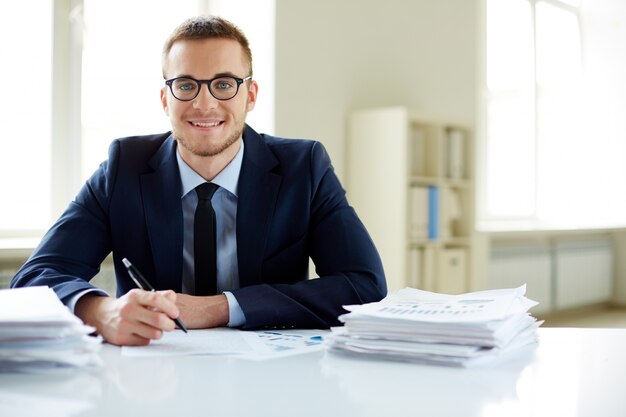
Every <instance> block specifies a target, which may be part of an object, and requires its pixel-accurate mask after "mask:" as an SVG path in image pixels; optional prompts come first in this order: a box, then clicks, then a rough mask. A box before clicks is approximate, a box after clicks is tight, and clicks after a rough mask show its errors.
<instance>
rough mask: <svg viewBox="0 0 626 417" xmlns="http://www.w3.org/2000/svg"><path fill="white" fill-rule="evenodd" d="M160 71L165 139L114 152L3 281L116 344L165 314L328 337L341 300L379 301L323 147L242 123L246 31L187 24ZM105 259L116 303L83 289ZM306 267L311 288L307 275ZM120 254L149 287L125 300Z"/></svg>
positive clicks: (201, 21) (252, 88) (149, 335)
mask: <svg viewBox="0 0 626 417" xmlns="http://www.w3.org/2000/svg"><path fill="white" fill-rule="evenodd" d="M163 75H164V78H165V79H166V82H165V86H164V87H163V88H162V90H161V101H162V104H163V109H164V110H165V113H166V114H167V115H168V116H169V118H170V121H171V124H172V133H171V134H170V133H166V134H161V135H152V136H143V137H129V138H123V139H119V140H116V141H114V142H113V143H112V145H111V147H110V149H109V158H108V160H107V161H106V162H104V163H103V164H102V165H101V166H100V168H99V169H98V170H97V171H96V172H95V173H94V174H93V176H92V177H91V178H90V179H89V180H88V181H87V183H86V184H85V186H84V187H83V188H82V190H81V191H80V192H79V194H78V196H77V197H76V199H75V200H74V201H73V202H72V203H71V204H70V206H69V207H68V209H67V210H66V211H65V213H64V214H63V215H62V216H61V217H60V218H59V220H58V221H57V222H56V223H55V225H54V226H53V227H52V228H51V229H50V231H49V232H48V233H47V234H46V235H45V236H44V238H43V240H42V242H41V244H40V245H39V247H38V248H37V249H36V250H35V252H34V253H33V255H32V256H31V258H30V259H29V260H28V261H27V263H26V264H25V265H24V266H23V267H22V268H21V269H20V271H19V272H18V273H17V275H16V276H15V277H14V278H13V280H12V282H11V286H13V287H19V286H29V285H48V286H50V287H51V288H53V289H54V290H55V292H56V293H57V295H58V296H59V298H60V299H61V300H62V301H63V302H64V303H65V304H66V305H68V306H69V307H70V308H71V309H73V310H74V312H75V314H76V315H77V316H79V317H80V318H82V319H83V321H85V322H86V323H88V324H91V325H93V326H94V327H95V328H96V329H97V331H98V332H99V333H100V334H101V335H103V337H104V338H105V339H106V340H107V341H109V342H111V343H114V344H119V345H142V344H147V343H149V342H150V340H152V339H158V338H159V337H161V335H162V332H163V331H170V330H173V329H174V327H175V324H174V322H173V320H172V319H174V318H180V319H181V320H182V322H183V323H185V325H186V326H187V327H188V328H192V329H193V328H209V327H216V326H225V325H229V326H232V327H241V328H244V329H254V328H260V327H274V326H278V327H315V328H323V327H329V326H332V325H337V324H338V323H339V322H338V320H337V317H338V315H340V314H341V313H342V312H343V311H342V308H341V306H342V305H346V304H358V303H365V302H373V301H378V300H380V299H381V298H382V297H383V296H384V295H385V294H386V283H385V279H384V274H383V269H382V265H381V261H380V258H379V256H378V253H377V251H376V249H375V247H374V244H373V243H372V241H371V239H370V237H369V235H368V234H367V231H366V230H365V228H364V226H363V225H362V223H361V222H360V221H359V219H358V217H357V215H356V213H355V212H354V210H353V209H352V208H351V207H350V206H349V205H348V203H347V201H346V198H345V193H344V191H343V189H342V188H341V185H340V183H339V181H338V179H337V177H336V176H335V174H334V172H333V169H332V166H331V164H330V159H329V157H328V155H327V153H326V151H325V150H324V148H323V146H322V145H321V144H320V143H318V142H314V141H305V140H290V139H281V138H275V137H271V136H268V135H259V134H258V133H256V132H255V131H254V130H253V129H252V128H250V127H249V126H247V125H246V124H245V116H246V114H247V112H249V111H251V110H252V109H253V108H254V105H255V103H256V99H257V92H258V85H257V83H256V81H254V80H253V79H252V54H251V52H250V48H249V46H248V41H247V40H246V38H245V36H244V35H243V33H241V31H240V30H239V29H238V28H237V27H235V26H234V25H232V24H231V23H230V22H228V21H225V20H223V19H220V18H216V17H198V18H193V19H189V20H188V21H186V22H183V24H181V26H179V27H178V28H177V29H176V30H175V31H174V33H173V34H172V35H171V36H170V38H169V39H168V41H167V42H166V44H165V47H164V51H163ZM207 182H208V183H211V184H216V186H215V185H206V183H207ZM218 186H219V187H218ZM196 187H198V190H197V191H196ZM205 188H210V189H211V190H212V191H211V193H209V194H208V195H204V194H203V191H201V190H204V189H205ZM215 189H216V191H214V190H215ZM212 193H214V194H212ZM201 206H202V207H201ZM206 210H208V213H209V214H206V213H207V211H206ZM198 216H200V217H198ZM202 216H204V217H202ZM206 216H208V217H206ZM199 219H203V220H199ZM213 228H214V229H213ZM210 230H215V237H212V236H213V233H212V232H209V231H210ZM207 235H211V237H207ZM203 239H204V240H203ZM211 239H212V240H211ZM205 240H206V241H209V242H211V241H212V242H213V243H212V244H211V245H212V246H208V247H209V249H206V248H207V246H202V244H200V243H199V242H204V241H205ZM215 246H216V248H215ZM211 248H212V249H211ZM110 252H113V261H114V265H115V271H116V277H117V295H118V297H119V298H111V297H109V296H108V295H107V294H105V293H104V292H102V291H101V290H98V289H97V288H94V287H93V286H91V285H90V284H89V280H90V279H91V278H92V277H93V276H94V275H95V274H96V273H97V272H98V269H99V266H100V264H101V262H102V261H103V260H104V258H105V257H106V256H107V255H108V254H109V253H110ZM194 252H197V253H194ZM309 257H311V258H312V259H313V261H314V263H315V265H316V271H317V272H318V274H319V275H320V278H317V279H312V280H307V274H308V260H309ZM124 258H128V259H129V260H131V262H132V263H133V264H134V265H135V266H136V267H137V268H138V269H139V270H140V271H142V272H143V275H145V277H146V278H147V279H148V280H149V281H150V282H151V284H152V286H153V287H155V288H156V289H157V290H159V291H157V292H147V291H143V290H138V289H136V288H135V286H134V284H133V281H132V280H131V279H130V277H129V276H128V274H127V272H126V270H125V268H124V265H123V263H122V259H124ZM211 259H213V260H211ZM211 270H212V271H213V272H212V274H213V275H211V272H210V271H211ZM205 271H209V272H207V274H206V275H205V273H204V272H205ZM196 273H197V275H196ZM214 275H216V277H215V276H214ZM207 288H209V290H207ZM207 291H208V292H207Z"/></svg>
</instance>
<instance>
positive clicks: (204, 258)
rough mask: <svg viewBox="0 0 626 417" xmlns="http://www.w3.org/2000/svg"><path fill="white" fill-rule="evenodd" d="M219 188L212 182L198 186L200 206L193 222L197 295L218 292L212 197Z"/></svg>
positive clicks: (197, 192)
mask: <svg viewBox="0 0 626 417" xmlns="http://www.w3.org/2000/svg"><path fill="white" fill-rule="evenodd" d="M217 189H218V186H217V185H215V184H212V183H210V182H205V183H204V184H201V185H199V186H197V187H196V194H198V206H197V207H196V214H195V217H194V224H193V251H194V269H195V276H196V295H214V294H217V268H216V259H217V255H216V247H217V245H216V243H215V211H213V206H212V205H211V197H213V194H215V191H216V190H217Z"/></svg>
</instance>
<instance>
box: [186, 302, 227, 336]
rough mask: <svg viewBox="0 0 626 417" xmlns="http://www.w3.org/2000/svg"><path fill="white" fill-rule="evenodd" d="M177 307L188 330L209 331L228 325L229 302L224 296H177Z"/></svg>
mask: <svg viewBox="0 0 626 417" xmlns="http://www.w3.org/2000/svg"><path fill="white" fill-rule="evenodd" d="M176 305H177V306H178V309H179V311H180V319H181V320H182V321H183V323H185V326H186V327H187V328H188V329H208V328H211V327H220V326H226V325H227V324H228V320H229V311H228V300H227V299H226V296H225V295H224V294H220V295H210V296H206V297H198V296H194V295H187V294H176Z"/></svg>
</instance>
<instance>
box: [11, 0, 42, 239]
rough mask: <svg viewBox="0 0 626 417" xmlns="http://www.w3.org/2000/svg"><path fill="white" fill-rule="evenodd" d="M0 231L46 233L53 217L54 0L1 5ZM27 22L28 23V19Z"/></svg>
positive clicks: (13, 1) (12, 1)
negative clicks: (36, 231)
mask: <svg viewBox="0 0 626 417" xmlns="http://www.w3.org/2000/svg"><path fill="white" fill-rule="evenodd" d="M2 9H3V10H2V13H0V33H1V34H0V55H1V56H2V64H0V80H2V99H1V100H0V120H1V121H2V123H1V124H2V129H3V138H2V140H0V191H1V193H2V204H0V231H3V230H4V231H6V232H7V233H14V232H16V231H18V230H19V231H28V230H33V229H43V228H44V227H46V226H47V225H48V223H49V216H50V204H51V198H50V195H51V194H50V191H51V190H50V186H51V181H50V166H51V161H50V149H51V123H50V119H51V102H52V59H51V56H52V41H51V40H50V39H51V37H52V36H51V35H52V0H50V1H41V2H38V3H37V13H33V12H32V9H33V5H32V4H31V3H30V2H26V1H23V0H9V1H5V2H2ZM26 16H27V19H26V20H25V17H26Z"/></svg>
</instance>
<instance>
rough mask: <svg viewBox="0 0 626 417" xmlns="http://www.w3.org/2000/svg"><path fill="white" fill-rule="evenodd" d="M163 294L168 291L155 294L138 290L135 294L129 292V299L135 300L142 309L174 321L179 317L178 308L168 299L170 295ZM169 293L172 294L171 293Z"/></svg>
mask: <svg viewBox="0 0 626 417" xmlns="http://www.w3.org/2000/svg"><path fill="white" fill-rule="evenodd" d="M133 291H134V290H133ZM165 292H169V291H160V292H155V291H140V290H138V291H137V292H134V293H133V292H132V291H131V293H132V294H131V293H129V294H130V295H131V297H133V298H135V299H136V300H137V302H138V303H139V304H141V305H143V306H144V307H146V308H148V309H151V310H153V311H160V312H163V313H165V314H166V315H167V316H169V317H170V318H172V319H175V318H177V317H178V316H179V315H180V311H179V310H178V307H177V306H176V303H175V301H172V300H171V299H170V298H169V297H171V295H165V294H164V293H165ZM171 292H172V293H174V292H173V291H171ZM175 295H176V294H175V293H174V297H175Z"/></svg>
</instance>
